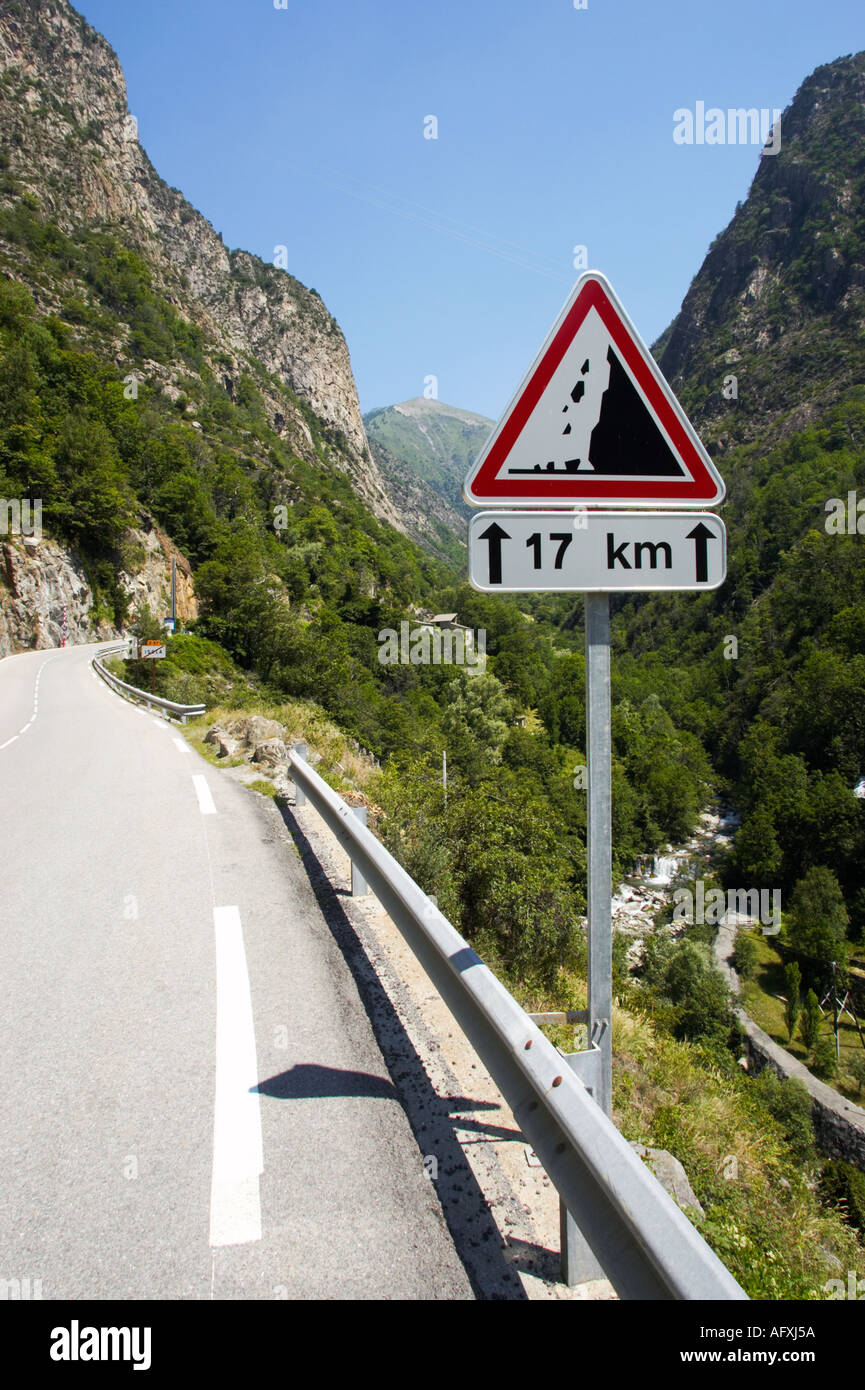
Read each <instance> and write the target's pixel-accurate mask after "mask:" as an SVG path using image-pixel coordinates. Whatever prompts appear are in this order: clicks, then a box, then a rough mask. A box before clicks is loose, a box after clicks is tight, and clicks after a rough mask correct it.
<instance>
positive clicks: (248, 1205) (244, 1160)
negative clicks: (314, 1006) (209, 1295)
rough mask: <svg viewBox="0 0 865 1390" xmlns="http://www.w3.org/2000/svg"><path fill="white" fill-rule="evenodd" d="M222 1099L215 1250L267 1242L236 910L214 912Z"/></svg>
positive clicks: (254, 1072) (213, 1200) (217, 1124)
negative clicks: (223, 1246) (264, 1238)
mask: <svg viewBox="0 0 865 1390" xmlns="http://www.w3.org/2000/svg"><path fill="white" fill-rule="evenodd" d="M213 925H214V928H215V932H216V1098H215V1104H214V1114H213V1178H212V1183H211V1189H210V1244H211V1245H245V1244H246V1243H247V1241H252V1240H261V1193H260V1188H259V1178H260V1175H261V1173H262V1172H263V1171H264V1149H263V1145H262V1140H261V1106H260V1103H259V1096H258V1089H257V1087H258V1061H257V1058H256V1053H255V1028H254V1026H253V1020H252V996H251V994H250V990H249V973H248V971H247V967H246V952H245V950H244V946H243V927H242V925H241V921H240V912H239V910H238V909H237V908H236V907H215V908H214V909H213Z"/></svg>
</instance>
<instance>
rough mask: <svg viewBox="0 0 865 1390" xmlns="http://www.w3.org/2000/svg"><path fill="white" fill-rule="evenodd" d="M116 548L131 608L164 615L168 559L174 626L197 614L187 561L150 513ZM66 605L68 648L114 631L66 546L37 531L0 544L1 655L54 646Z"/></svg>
mask: <svg viewBox="0 0 865 1390" xmlns="http://www.w3.org/2000/svg"><path fill="white" fill-rule="evenodd" d="M120 553H121V555H122V557H123V568H121V569H120V570H119V571H118V575H117V582H118V586H119V588H120V589H121V591H122V592H123V593H124V594H125V595H126V597H127V599H128V601H129V611H130V612H131V613H134V612H135V611H136V609H137V608H138V607H139V606H146V607H148V608H149V609H150V611H151V613H153V614H154V616H156V617H157V618H163V617H168V615H169V614H170V612H171V562H172V559H174V560H175V562H176V564H175V590H176V611H177V618H178V623H179V624H180V625H181V626H182V625H183V624H185V623H188V622H193V621H194V620H195V619H196V618H197V617H198V601H197V599H196V597H195V591H194V587H193V579H192V569H191V566H190V564H189V561H188V560H187V558H186V556H185V555H182V554H181V553H180V551H179V550H178V549H177V547H176V546H175V545H173V544H172V542H171V541H170V540H169V538H168V536H166V534H165V533H164V531H162V530H160V528H159V527H158V526H156V525H155V523H154V522H153V521H152V520H151V518H149V517H142V519H141V524H140V526H138V527H134V528H130V529H129V530H128V531H126V532H125V534H124V536H123V539H122V542H121V546H120ZM64 610H65V613H66V627H67V641H68V643H69V645H70V646H77V645H78V644H79V643H84V642H93V641H109V640H110V639H111V638H112V637H116V636H118V635H119V633H118V629H117V627H116V625H115V624H114V623H113V622H111V621H110V620H109V618H108V617H107V616H106V615H104V614H102V613H100V612H99V610H98V607H97V606H96V605H95V603H94V597H93V590H92V588H91V586H90V583H89V581H88V579H87V575H86V572H85V570H84V568H83V566H82V565H81V563H80V561H79V559H78V558H77V557H76V556H75V555H74V554H72V553H71V552H70V551H69V550H68V549H67V548H66V547H64V546H62V545H60V544H59V543H58V542H57V541H53V540H49V539H48V538H46V537H38V536H36V535H32V536H19V535H10V536H9V537H7V539H6V540H3V541H0V658H2V657H4V656H11V655H13V654H14V653H15V652H21V651H30V650H42V649H44V648H48V647H58V646H59V645H60V640H61V636H62V631H61V629H62V625H63V615H64Z"/></svg>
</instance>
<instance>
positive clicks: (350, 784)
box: [187, 698, 378, 810]
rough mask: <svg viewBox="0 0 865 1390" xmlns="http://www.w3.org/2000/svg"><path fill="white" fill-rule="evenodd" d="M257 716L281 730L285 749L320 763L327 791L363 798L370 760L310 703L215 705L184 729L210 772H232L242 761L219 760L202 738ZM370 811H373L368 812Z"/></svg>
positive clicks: (372, 768) (371, 768) (372, 770)
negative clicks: (297, 749) (304, 751)
mask: <svg viewBox="0 0 865 1390" xmlns="http://www.w3.org/2000/svg"><path fill="white" fill-rule="evenodd" d="M253 715H258V716H260V717H261V718H263V719H273V720H275V721H276V723H278V724H281V725H282V726H283V728H284V729H285V734H284V736H283V737H284V741H285V743H286V744H292V743H305V744H306V745H307V747H308V748H309V750H310V752H312V753H317V754H318V755H319V757H320V758H321V761H320V762H318V763H316V764H315V770H316V772H318V773H319V774H320V776H322V777H323V778H324V780H325V781H326V782H327V783H328V785H329V786H331V787H333V789H334V790H335V791H338V792H340V793H341V794H356V793H358V792H360V793H362V794H364V799H366V797H365V793H366V789H367V787H368V786H369V783H370V781H371V779H372V777H373V776H374V775H375V773H376V772H377V771H378V768H377V766H376V764H375V762H374V760H373V759H372V758H371V757H370V756H369V755H368V754H366V753H363V752H362V751H361V750H360V749H359V747H358V745H357V744H356V743H355V741H354V740H353V739H351V738H349V736H348V735H347V734H345V733H344V732H343V731H342V730H341V729H340V728H339V727H338V726H337V725H336V724H335V723H334V722H333V720H332V719H331V718H330V717H329V716H328V715H327V714H326V713H325V711H324V710H323V709H322V708H321V706H320V705H317V704H316V703H315V701H314V700H282V701H278V702H269V701H267V700H265V699H261V698H259V699H256V700H253V701H249V702H247V703H245V704H244V706H243V708H242V709H237V708H234V707H232V706H230V705H216V706H214V708H213V709H209V710H208V711H207V713H206V714H205V715H204V716H202V718H201V719H196V720H195V721H194V723H191V724H189V725H188V726H187V728H188V734H187V737H188V738H189V741H190V743H191V744H192V746H193V747H194V748H195V749H196V750H197V751H198V752H199V753H201V755H202V757H204V758H206V759H207V761H208V762H210V763H212V764H213V765H214V766H215V767H234V766H238V765H239V764H240V763H243V762H245V761H246V759H245V758H243V757H240V756H239V757H236V758H220V757H218V755H217V754H216V751H215V749H214V746H213V744H211V743H205V742H204V739H205V737H206V735H207V734H208V732H209V731H210V729H212V728H213V727H214V725H217V724H218V725H219V726H220V728H223V729H225V728H227V727H228V726H229V725H231V724H234V723H236V721H237V720H239V719H248V718H250V717H252V716H253ZM372 809H373V810H375V807H372Z"/></svg>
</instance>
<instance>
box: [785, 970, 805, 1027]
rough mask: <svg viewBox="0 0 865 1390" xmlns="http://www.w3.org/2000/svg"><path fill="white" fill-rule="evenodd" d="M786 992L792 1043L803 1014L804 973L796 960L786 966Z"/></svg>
mask: <svg viewBox="0 0 865 1390" xmlns="http://www.w3.org/2000/svg"><path fill="white" fill-rule="evenodd" d="M784 991H785V993H786V996H787V1000H786V1003H785V1005H784V1017H785V1018H786V1020H787V1036H788V1037H789V1039H790V1041H791V1042H792V1041H793V1034H794V1033H795V1032H796V1024H797V1023H798V1022H799V1014H800V1013H801V1012H802V971H801V970H800V969H799V964H798V962H797V961H795V960H791V961H788V963H787V964H786V965H785V966H784Z"/></svg>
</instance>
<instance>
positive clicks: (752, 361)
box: [655, 53, 865, 455]
mask: <svg viewBox="0 0 865 1390" xmlns="http://www.w3.org/2000/svg"><path fill="white" fill-rule="evenodd" d="M705 157H706V158H709V157H711V151H708V150H707V153H706V156H705ZM863 204H865V53H859V54H857V55H855V56H852V57H847V58H841V59H839V60H838V61H837V62H834V63H830V64H826V65H825V66H823V67H820V68H817V69H816V71H815V72H814V73H812V74H811V76H810V77H809V78H807V80H806V81H805V82H804V83H803V84H802V86H801V88H800V89H799V91H798V92H797V94H796V96H795V97H794V99H793V101H792V102H791V104H790V105H789V107H788V108H787V110H786V111H784V112H783V114H782V117H781V148H780V151H779V153H777V154H775V155H763V156H762V158H761V159H760V163H759V167H758V169H757V172H756V175H755V177H754V180H753V183H752V185H751V189H750V192H749V194H748V197H747V199H746V200H745V202H744V203H741V204H740V205H739V207H738V208H737V210H736V213H735V216H734V217H733V219H732V221H731V222H730V224H729V225H728V226H727V227H726V229H725V230H724V231H723V232H721V234H720V235H719V236H718V237H716V239H715V241H714V242H713V243H712V246H711V247H710V249H709V252H708V254H707V256H706V259H705V261H704V262H703V265H702V267H701V268H700V271H699V273H698V274H697V276H696V277H695V279H694V280H693V282H692V284H691V287H690V289H689V291H688V294H687V295H686V297H685V301H684V303H683V305H682V309H681V311H680V313H679V314H678V316H677V318H676V319H675V320H674V322H673V323H672V324H671V326H670V328H669V329H668V330H667V332H666V333H665V334H663V335H662V337H661V339H660V341H659V343H657V344H656V345H655V355H656V356H657V357H658V360H659V363H660V366H661V369H662V371H663V372H664V374H665V376H666V377H667V378H668V380H669V381H670V382H671V384H672V386H673V388H674V390H675V391H676V393H677V394H678V395H679V396H680V397H681V400H682V403H683V405H684V406H685V408H686V409H687V410H688V413H689V414H690V415H691V417H692V418H693V419H694V422H695V423H696V424H697V426H698V428H699V429H700V432H701V434H702V436H703V439H704V440H705V442H706V444H707V446H708V447H709V449H710V451H711V452H715V453H717V454H719V455H721V454H723V453H724V452H725V451H726V450H727V449H729V448H730V447H732V446H733V445H735V444H741V443H745V442H748V441H752V440H758V439H762V440H770V441H771V440H772V439H778V438H784V437H787V436H789V435H791V434H793V433H795V432H796V431H797V430H799V429H802V428H803V427H804V426H805V425H807V424H808V423H809V422H811V421H813V420H815V419H817V418H819V417H820V415H821V414H822V413H823V412H824V411H825V410H826V409H827V408H828V407H829V406H831V405H832V404H833V403H835V402H836V401H838V400H839V399H841V398H842V397H843V396H844V395H845V394H846V393H847V392H849V390H850V388H851V387H852V386H855V385H856V384H858V383H861V382H862V381H863V376H865V336H863V329H865V269H863V253H865V220H863ZM734 378H735V380H733V379H734ZM725 391H726V394H725Z"/></svg>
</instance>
